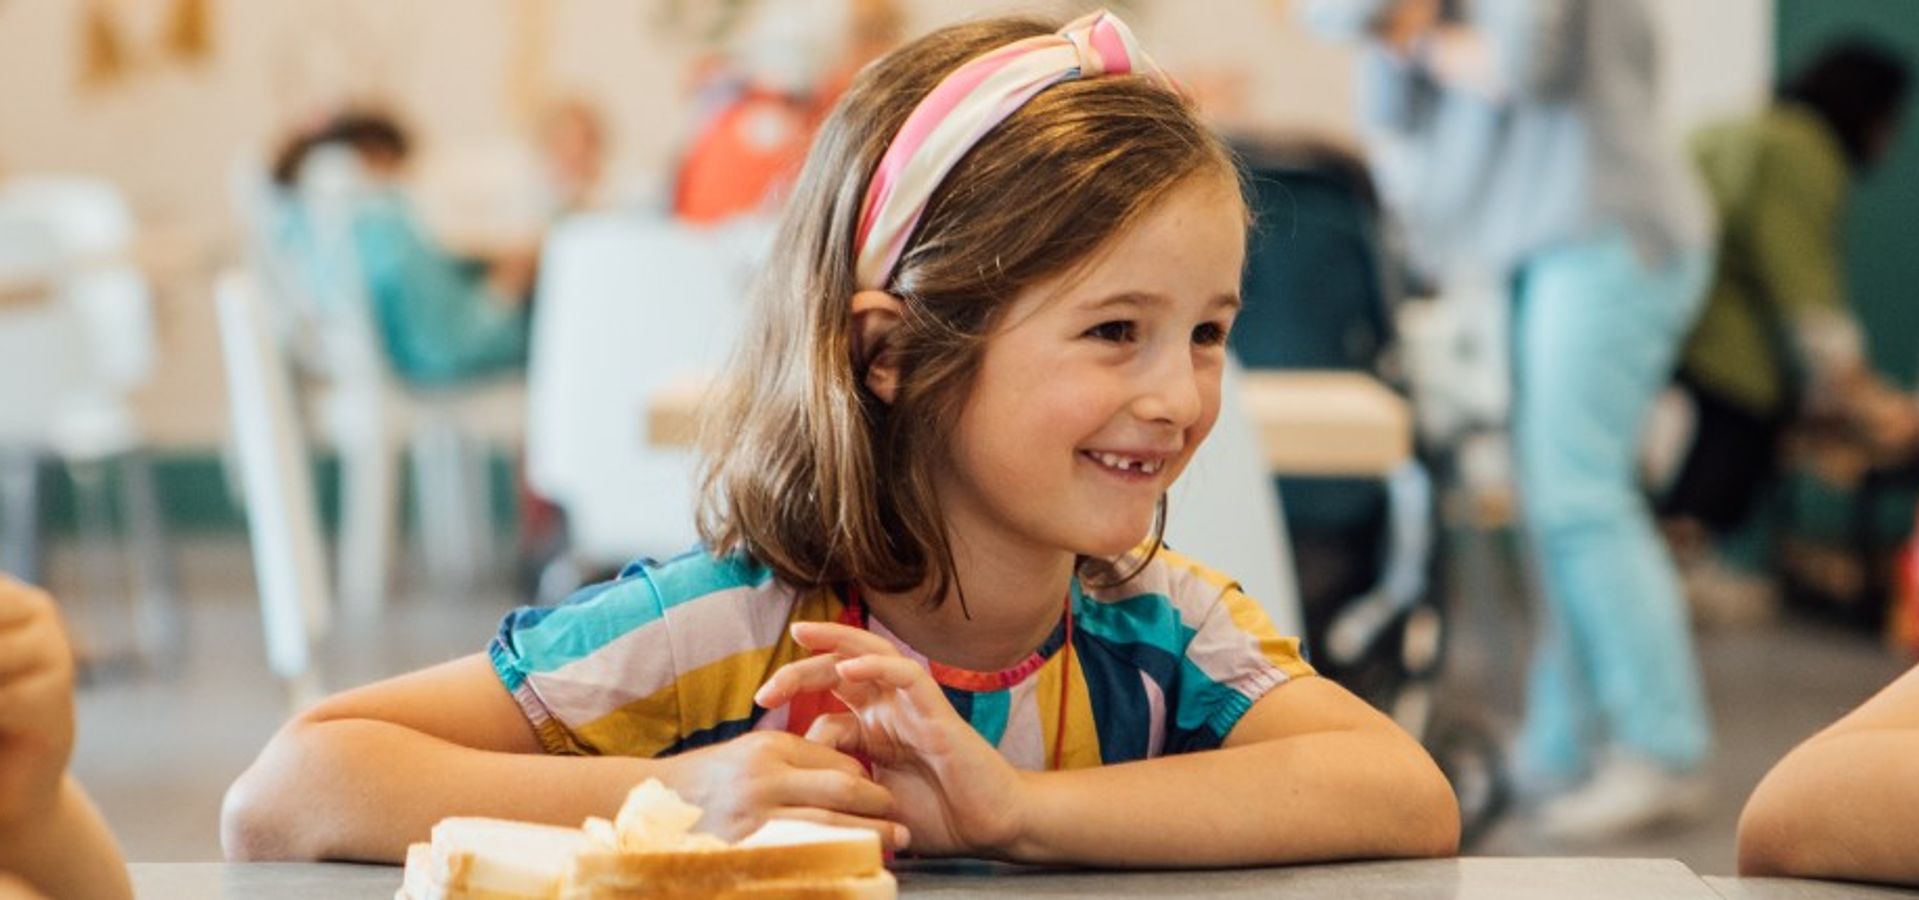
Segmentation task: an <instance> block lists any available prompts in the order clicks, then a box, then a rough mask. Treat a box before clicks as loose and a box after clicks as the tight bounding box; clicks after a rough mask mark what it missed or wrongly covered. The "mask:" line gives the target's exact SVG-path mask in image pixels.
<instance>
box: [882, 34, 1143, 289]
mask: <svg viewBox="0 0 1919 900" xmlns="http://www.w3.org/2000/svg"><path fill="white" fill-rule="evenodd" d="M1128 74H1140V75H1146V76H1149V77H1152V78H1155V79H1158V80H1159V81H1161V82H1162V83H1165V84H1166V85H1167V86H1168V87H1171V82H1170V81H1169V80H1168V79H1167V78H1166V76H1165V75H1164V74H1163V73H1162V72H1161V71H1160V70H1159V67H1158V66H1156V65H1154V64H1153V61H1152V59H1151V58H1150V57H1148V56H1147V55H1146V52H1145V51H1143V50H1141V49H1140V47H1139V42H1138V41H1136V40H1134V39H1133V33H1132V31H1130V30H1128V29H1127V27H1126V24H1125V23H1123V22H1121V21H1120V20H1119V19H1118V18H1117V17H1115V16H1114V15H1113V14H1112V13H1109V12H1106V11H1104V10H1101V11H1099V12H1095V13H1091V14H1088V15H1086V16H1082V17H1080V18H1078V19H1075V20H1074V21H1073V22H1071V23H1070V24H1068V25H1067V26H1066V27H1065V28H1062V29H1060V30H1059V32H1057V33H1055V34H1044V35H1035V36H1033V37H1030V38H1025V39H1023V40H1019V41H1014V42H1013V43H1010V44H1007V45H1005V46H1003V47H999V48H996V49H993V50H990V51H987V52H986V53H983V54H981V55H979V56H977V57H974V58H973V59H971V60H968V61H967V62H966V63H965V64H963V65H961V66H960V67H959V68H958V69H955V70H953V72H952V74H950V75H947V76H946V78H945V79H943V80H941V81H940V83H939V84H938V85H936V86H935V87H934V88H933V90H932V91H931V92H930V93H928V94H927V95H926V98H925V99H923V100H921V101H920V102H919V105H918V106H916V107H914V108H913V112H912V113H911V114H910V115H908V116H907V117H906V122H905V124H903V125H901V126H900V130H899V133H898V134H896V135H894V136H893V142H892V143H891V144H889V145H887V148H886V153H885V154H884V155H883V156H881V157H880V164H879V168H877V169H875V170H874V172H873V179H872V180H871V181H870V182H868V183H867V185H866V202H865V203H864V204H862V205H861V208H860V230H859V238H858V241H857V247H858V251H857V252H858V254H859V255H858V257H857V258H856V263H855V264H856V268H855V270H854V273H855V275H856V276H857V277H858V279H859V286H860V288H861V289H863V290H882V289H884V288H885V287H886V282H887V280H888V279H889V278H891V277H892V275H893V269H894V267H895V266H897V265H898V264H899V260H900V255H901V254H902V253H903V252H905V250H906V240H907V238H908V237H909V236H911V235H912V233H913V228H914V226H916V225H918V224H919V220H920V216H921V215H922V214H924V213H925V211H926V204H927V201H929V200H930V199H932V196H933V192H934V191H935V190H937V189H938V188H939V186H940V182H942V181H944V180H945V179H946V175H947V173H948V172H951V171H952V169H953V167H954V166H955V165H958V164H959V161H960V158H961V157H963V156H965V155H966V151H968V150H971V149H972V148H973V145H975V144H977V143H979V142H980V139H981V138H984V137H985V136H986V133H987V132H989V131H992V130H993V127H994V126H996V125H998V124H999V123H1001V122H1003V121H1005V120H1006V117H1007V116H1010V115H1012V114H1013V113H1014V111H1016V110H1018V109H1019V108H1020V107H1021V106H1024V105H1025V104H1026V102H1027V101H1029V100H1031V99H1033V97H1034V96H1036V95H1037V94H1039V92H1040V91H1043V90H1046V89H1047V88H1049V87H1051V86H1053V85H1055V84H1058V83H1060V82H1062V81H1068V80H1071V79H1075V78H1099V77H1101V76H1105V75H1128Z"/></svg>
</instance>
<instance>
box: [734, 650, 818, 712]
mask: <svg viewBox="0 0 1919 900" xmlns="http://www.w3.org/2000/svg"><path fill="white" fill-rule="evenodd" d="M839 661H840V657H838V656H835V655H833V654H830V653H828V654H824V655H821V656H815V657H812V658H810V659H802V660H800V661H798V662H790V663H787V664H786V665H783V666H781V667H780V668H779V671H777V672H774V673H773V675H772V677H770V678H768V679H766V683H765V684H762V685H760V689H759V691H758V692H756V693H754V694H753V702H754V703H756V704H759V706H760V707H761V708H762V709H778V708H780V707H781V706H785V705H786V704H787V703H788V702H790V701H791V700H792V699H793V698H794V697H796V696H798V695H800V694H805V693H810V692H813V691H830V690H832V689H833V688H834V687H836V686H837V685H838V684H839V683H840V675H839V672H838V671H837V670H835V669H834V666H835V665H837V664H838V663H839Z"/></svg>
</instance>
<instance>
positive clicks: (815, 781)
mask: <svg viewBox="0 0 1919 900" xmlns="http://www.w3.org/2000/svg"><path fill="white" fill-rule="evenodd" d="M766 791H767V792H766V794H765V795H764V800H763V802H765V803H767V804H768V805H771V806H804V807H812V808H814V809H823V810H830V811H832V812H839V813H845V814H847V815H850V816H871V817H874V818H883V817H885V816H888V815H891V814H892V812H893V792H892V791H889V790H887V789H886V788H883V787H881V786H880V785H879V782H876V781H874V780H873V779H871V778H868V777H866V775H865V774H864V773H861V774H858V775H849V774H847V773H845V772H841V771H838V770H835V769H791V770H788V771H786V772H783V773H781V774H780V775H778V776H777V777H776V780H774V781H772V782H770V783H769V784H768V785H767V788H766Z"/></svg>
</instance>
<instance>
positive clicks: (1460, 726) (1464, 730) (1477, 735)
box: [1426, 720, 1512, 852]
mask: <svg viewBox="0 0 1919 900" xmlns="http://www.w3.org/2000/svg"><path fill="white" fill-rule="evenodd" d="M1426 749H1427V750H1428V751H1429V752H1431V753H1432V755H1433V760H1434V761H1435V762H1437V763H1438V764H1439V770H1440V771H1441V772H1442V773H1444V774H1445V776H1446V779H1447V780H1448V781H1450V782H1452V785H1453V794H1454V795H1455V796H1456V797H1457V798H1458V799H1459V846H1460V850H1461V851H1462V852H1464V851H1465V850H1467V849H1468V848H1470V847H1472V845H1473V844H1474V843H1475V842H1477V841H1478V840H1479V839H1480V838H1482V837H1484V836H1485V835H1486V832H1487V831H1489V830H1491V828H1492V826H1493V825H1494V824H1496V823H1497V822H1498V821H1499V817H1500V816H1502V815H1504V814H1505V812H1506V807H1507V804H1508V803H1509V801H1510V800H1511V796H1512V790H1511V785H1510V784H1509V783H1508V782H1507V780H1506V768H1505V760H1504V757H1503V755H1502V754H1501V753H1500V750H1499V744H1498V742H1497V741H1495V740H1494V739H1493V736H1492V733H1491V732H1490V731H1488V730H1487V729H1486V728H1485V727H1484V726H1482V725H1481V724H1479V723H1477V722H1471V721H1462V720H1453V721H1448V722H1442V723H1440V724H1437V725H1435V726H1434V727H1433V733H1432V737H1431V739H1429V740H1428V741H1427V742H1426Z"/></svg>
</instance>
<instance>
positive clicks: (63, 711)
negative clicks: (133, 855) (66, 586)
mask: <svg viewBox="0 0 1919 900" xmlns="http://www.w3.org/2000/svg"><path fill="white" fill-rule="evenodd" d="M73 736H74V715H73V652H72V650H71V649H69V645H68V643H67V637H66V630H65V629H64V628H62V627H61V624H60V612H59V609H58V608H57V607H56V606H55V605H54V602H53V598H52V597H49V596H47V595H46V594H45V593H43V592H41V591H39V590H37V589H35V588H32V587H29V586H27V585H25V584H22V583H20V582H17V581H14V580H13V579H11V578H8V577H7V576H6V575H5V574H4V573H0V894H4V893H6V892H7V891H11V892H12V893H14V894H16V895H22V894H24V895H29V896H31V894H30V893H29V892H30V891H44V892H46V893H47V894H50V895H52V896H54V897H58V898H62V900H65V898H74V900H120V898H125V897H131V896H133V886H132V884H131V883H130V882H129V881H128V880H127V868H126V864H125V863H124V862H123V861H122V860H121V858H120V848H119V847H117V846H115V844H114V841H113V834H112V833H111V832H109V831H108V830H107V826H106V823H105V822H104V821H102V820H101V818H100V813H99V811H98V810H96V809H94V807H93V804H92V803H90V802H88V800H87V796H86V794H85V793H83V792H82V791H81V790H80V785H79V784H78V783H76V782H75V781H74V780H73V776H71V775H69V774H67V763H68V762H69V761H70V760H71V759H72V756H73ZM16 879H17V880H16ZM21 882H24V885H23V884H22V883H21Z"/></svg>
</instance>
